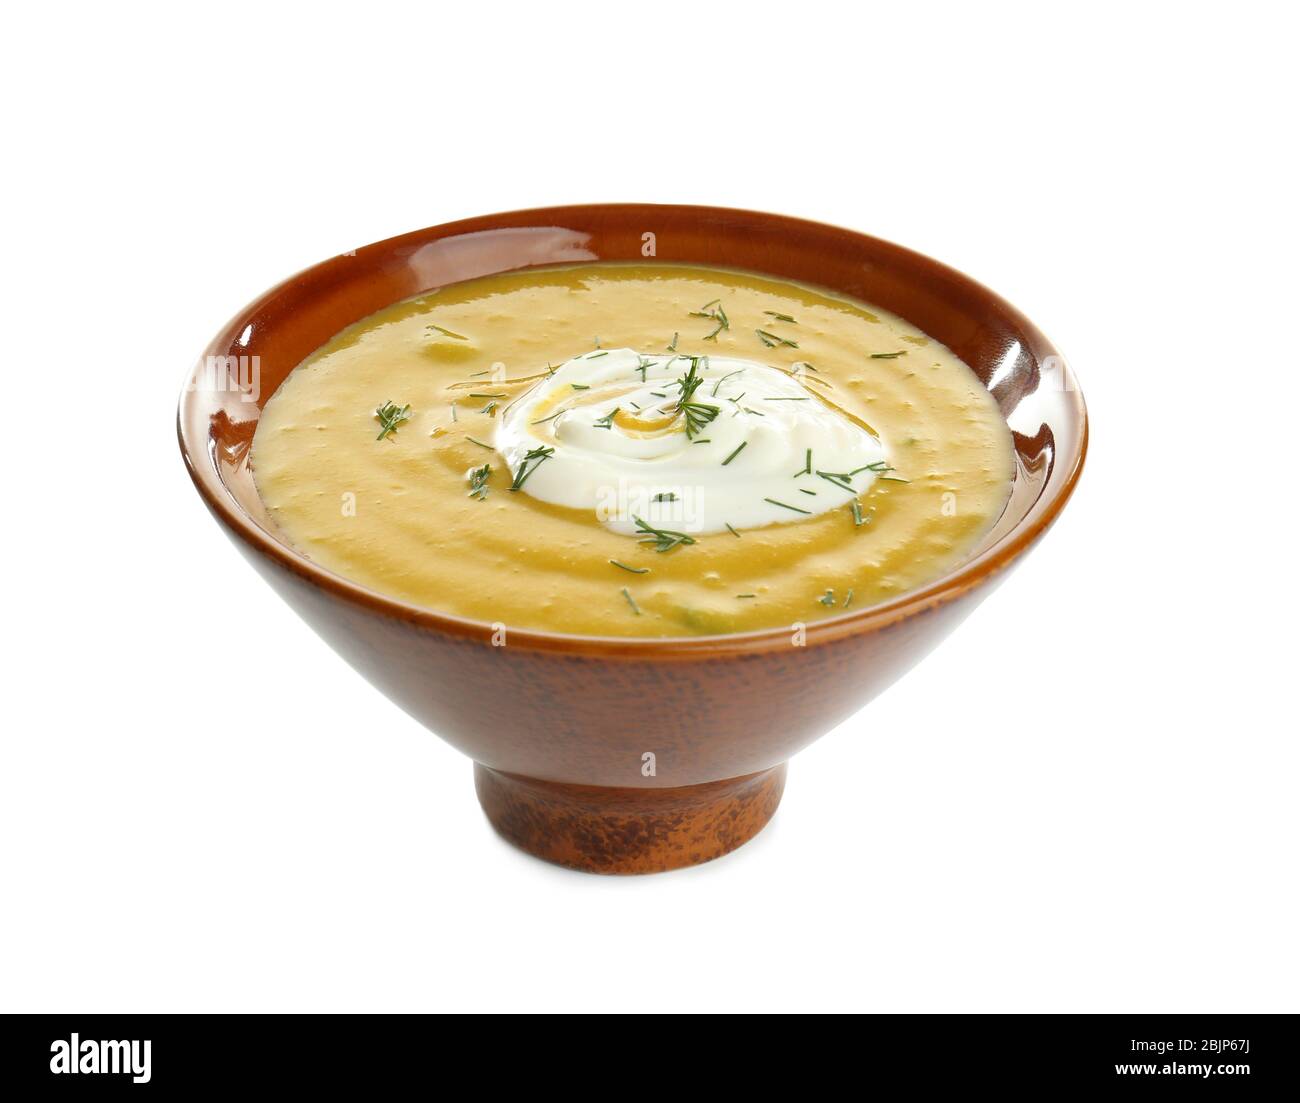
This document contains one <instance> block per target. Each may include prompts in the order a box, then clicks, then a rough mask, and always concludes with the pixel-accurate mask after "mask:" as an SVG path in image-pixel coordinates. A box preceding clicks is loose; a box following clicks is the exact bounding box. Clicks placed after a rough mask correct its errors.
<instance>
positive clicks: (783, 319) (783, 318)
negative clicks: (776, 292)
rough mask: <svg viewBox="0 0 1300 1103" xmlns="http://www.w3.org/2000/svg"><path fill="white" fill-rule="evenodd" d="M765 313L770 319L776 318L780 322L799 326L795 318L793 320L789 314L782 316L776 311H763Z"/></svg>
mask: <svg viewBox="0 0 1300 1103" xmlns="http://www.w3.org/2000/svg"><path fill="white" fill-rule="evenodd" d="M763 313H764V314H766V315H767V316H768V317H769V318H775V319H776V320H777V321H778V322H790V323H792V324H793V325H798V324H799V323H798V322H796V321H795V320H794V319H793V318H791V317H790V315H789V314H781V313H778V312H777V311H775V310H765V311H763Z"/></svg>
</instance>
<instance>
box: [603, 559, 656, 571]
mask: <svg viewBox="0 0 1300 1103" xmlns="http://www.w3.org/2000/svg"><path fill="white" fill-rule="evenodd" d="M610 562H611V563H613V564H614V566H615V567H621V568H622V569H623V570H625V571H631V572H632V573H633V574H649V573H650V568H649V567H629V566H628V565H627V564H626V563H620V562H619V561H618V560H617V559H611V560H610Z"/></svg>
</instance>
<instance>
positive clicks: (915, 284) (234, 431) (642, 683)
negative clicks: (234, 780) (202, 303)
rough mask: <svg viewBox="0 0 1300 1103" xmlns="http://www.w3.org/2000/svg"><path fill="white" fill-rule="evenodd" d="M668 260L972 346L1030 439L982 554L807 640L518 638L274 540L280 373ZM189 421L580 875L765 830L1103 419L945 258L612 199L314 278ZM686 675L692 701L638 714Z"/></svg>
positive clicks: (209, 456)
mask: <svg viewBox="0 0 1300 1103" xmlns="http://www.w3.org/2000/svg"><path fill="white" fill-rule="evenodd" d="M650 257H653V258H654V259H657V260H659V261H667V262H671V263H688V264H691V263H694V264H707V265H717V266H723V267H728V268H740V269H747V270H750V271H754V272H758V273H762V274H766V275H771V276H776V277H779V278H782V279H785V280H789V281H793V282H797V283H806V284H813V285H817V286H819V287H822V288H826V289H829V290H831V291H833V292H838V293H840V294H843V295H846V296H850V297H852V298H855V299H861V300H865V301H867V302H869V303H875V304H878V305H880V306H882V307H885V308H886V309H888V310H891V311H893V312H894V313H896V314H899V315H901V316H902V317H903V318H905V319H906V320H907V321H909V322H911V323H913V324H914V325H916V326H918V327H919V328H920V329H922V330H923V331H925V332H926V333H928V334H930V335H931V336H932V337H935V338H937V339H938V340H940V341H942V342H943V343H944V344H946V345H948V346H949V347H950V348H951V349H952V350H953V351H954V352H955V353H956V354H957V355H958V356H960V357H961V358H962V359H963V360H965V361H966V363H967V364H969V365H970V366H971V367H972V368H973V369H974V370H975V372H976V374H977V375H978V376H979V378H980V379H981V380H982V381H983V383H984V385H985V386H986V387H987V388H988V389H989V391H990V392H991V393H992V394H993V396H994V398H995V399H996V401H997V403H998V407H999V409H1000V410H1001V412H1002V414H1003V415H1004V417H1005V418H1006V421H1007V424H1008V426H1009V427H1010V429H1011V432H1012V437H1013V441H1014V446H1015V450H1016V474H1015V479H1014V483H1013V487H1012V493H1011V497H1010V500H1009V502H1008V504H1007V507H1006V510H1005V511H1004V513H1003V514H1002V516H1001V518H1000V519H999V521H998V522H997V523H996V524H995V525H994V526H993V528H992V529H991V530H990V531H989V533H988V534H987V535H986V537H985V538H984V539H983V540H982V541H981V543H980V544H979V545H978V546H977V548H976V549H975V550H974V552H973V553H972V554H971V556H970V557H969V558H968V559H967V560H966V561H965V562H964V563H963V564H962V565H960V566H959V567H958V568H957V569H955V570H953V571H951V572H950V573H949V574H947V575H945V576H943V577H941V578H938V579H936V580H935V581H933V582H931V583H929V584H928V585H925V586H922V587H920V588H919V589H916V590H912V591H910V592H908V593H906V594H903V595H902V596H900V597H899V598H897V599H895V600H891V601H889V602H888V603H886V604H882V605H876V606H872V607H869V608H863V609H859V610H856V611H853V612H845V613H842V614H840V615H838V616H834V617H830V618H828V619H826V620H819V621H816V622H814V623H811V624H808V625H807V626H806V627H805V628H803V629H802V631H800V630H799V629H795V628H789V629H787V628H781V629H772V630H766V631H759V632H746V633H742V634H736V635H726V636H704V637H692V638H668V639H627V638H620V637H614V636H610V637H595V636H576V635H565V634H560V633H550V632H540V631H524V630H522V629H521V630H514V629H511V628H510V627H509V626H508V625H494V624H487V623H481V622H476V621H472V620H467V619H463V618H459V617H455V616H448V615H444V614H442V613H439V612H437V611H435V610H430V609H423V608H419V607H416V606H413V605H409V604H406V603H404V602H402V601H399V600H395V599H393V598H389V597H386V596H384V595H383V594H380V593H376V592H374V591H372V590H369V589H367V588H365V587H362V586H360V585H357V584H355V583H352V582H350V581H348V580H347V579H346V578H343V577H341V576H339V575H337V574H334V573H332V572H330V571H328V570H325V569H323V568H322V567H320V566H318V565H316V564H315V563H313V562H312V561H311V560H310V559H308V558H306V557H304V556H303V555H302V554H300V553H299V552H298V551H296V550H295V549H294V548H293V547H292V546H291V545H290V544H288V543H287V542H286V541H285V539H284V538H283V537H282V536H281V535H280V534H279V533H278V532H277V529H276V526H275V524H274V523H273V522H272V520H271V519H270V517H269V516H268V514H267V511H266V509H265V507H264V506H263V504H262V502H261V499H260V498H259V497H258V493H257V490H256V488H255V486H254V484H253V478H252V473H251V471H250V468H249V446H250V444H251V443H252V440H253V433H254V431H255V430H256V429H257V423H258V417H259V416H260V413H261V410H262V407H263V405H264V404H265V403H266V400H267V399H268V398H269V397H270V395H271V394H272V393H273V392H274V391H275V388H276V387H277V386H279V384H280V383H281V382H282V381H283V380H284V378H285V376H287V375H288V374H289V372H290V371H292V370H293V368H294V367H295V366H296V365H297V364H299V363H300V362H301V361H302V360H303V359H304V358H305V357H306V356H307V355H308V354H310V353H311V352H313V351H314V350H315V349H316V348H318V347H319V346H320V345H322V344H324V343H325V341H327V340H328V339H329V338H330V337H331V336H333V335H334V334H335V333H337V332H338V331H339V330H341V329H343V328H345V327H346V326H348V325H351V324H352V323H353V322H356V321H358V320H360V319H362V318H364V317H366V316H367V315H369V314H372V313H374V312H375V311H377V310H379V309H381V308H382V307H385V306H388V305H390V304H391V303H394V302H397V301H399V300H401V299H406V298H409V297H411V296H414V295H418V294H421V293H424V292H427V291H429V290H431V289H433V288H436V287H439V286H442V285H445V284H449V283H454V282H457V281H460V280H466V279H471V278H474V277H477V276H486V275H491V274H493V273H498V272H504V271H508V270H516V269H522V268H529V267H534V266H542V265H556V264H571V263H580V262H590V261H601V260H608V261H629V260H630V261H636V262H640V263H645V262H646V261H647V259H648V258H650ZM178 432H179V437H180V447H181V453H182V455H183V456H184V459H185V464H186V466H187V468H188V469H189V473H190V476H191V478H192V479H193V481H194V486H195V487H196V488H197V490H198V492H199V495H200V496H201V497H202V499H203V501H204V503H205V504H206V505H207V507H208V508H209V510H210V511H211V512H212V514H213V516H214V517H216V519H217V521H218V522H220V524H221V526H222V527H223V528H224V529H225V531H226V533H227V534H228V535H229V536H230V537H231V538H232V539H233V540H234V543H235V545H236V546H237V547H238V548H239V550H240V551H241V552H243V554H244V556H245V557H246V558H247V559H248V560H249V561H250V562H251V563H252V564H253V566H254V567H255V568H256V569H257V571H258V572H259V573H260V574H261V575H262V576H263V577H264V578H265V579H266V580H267V581H268V582H269V583H270V584H271V586H272V587H273V588H274V589H275V590H276V591H277V592H278V593H279V594H280V596H281V597H283V598H284V599H285V600H286V601H287V602H288V603H289V604H290V605H291V606H292V607H293V608H294V609H295V610H296V611H297V612H298V614H299V615H300V616H302V618H303V619H304V620H305V621H306V622H307V623H308V624H309V625H311V627H312V628H313V629H315V631H316V632H317V633H319V634H320V636H322V637H323V638H324V639H325V640H326V641H327V642H328V643H329V644H330V645H331V646H332V647H334V648H335V649H336V650H337V651H338V652H339V653H340V654H341V655H342V656H343V657H344V658H345V659H347V661H348V662H350V663H351V664H352V665H353V666H354V667H356V669H357V670H358V671H360V672H361V673H362V674H363V675H364V676H365V677H366V678H367V679H369V681H370V682H371V683H372V684H373V685H374V686H375V687H376V688H377V689H379V690H380V691H381V692H382V693H384V694H386V695H387V696H388V697H389V698H390V699H391V700H392V701H393V702H395V703H396V704H397V705H398V706H400V707H401V708H402V709H404V710H405V711H406V712H407V713H409V714H410V715H411V716H413V717H415V718H416V719H417V720H419V721H420V722H421V723H422V724H424V725H425V726H426V727H428V728H429V729H430V730H432V731H433V732H435V733H437V734H438V735H440V736H441V737H442V738H443V739H445V740H447V741H448V742H449V743H451V744H452V745H453V746H454V747H457V748H458V749H459V750H461V751H463V752H464V753H465V754H466V755H468V756H469V757H470V758H471V759H473V761H474V776H475V783H476V787H477V791H478V796H479V800H480V802H481V804H482V806H483V809H484V811H485V812H486V814H487V818H488V819H489V820H490V822H491V823H492V825H493V826H494V827H495V828H496V829H497V831H499V832H500V833H501V834H502V835H503V836H505V838H507V839H508V840H510V841H511V842H512V843H514V844H516V845H517V846H519V847H522V848H523V849H524V850H526V851H528V852H529V853H531V854H534V855H536V856H537V857H540V858H544V859H547V860H549V861H552V862H557V863H559V864H561V865H565V866H569V867H571V868H574V869H580V870H587V871H591V872H599V873H648V872H657V871H661V870H667V869H673V868H677V867H681V866H688V865H694V864H696V863H699V862H705V861H708V860H710V859H712V858H717V857H719V856H720V855H723V854H726V853H727V852H729V851H731V850H733V849H735V848H736V847H738V846H740V845H741V844H742V843H744V842H745V841H747V840H748V839H750V838H752V837H753V836H754V835H755V834H756V833H757V832H758V831H760V830H761V829H762V827H763V826H764V825H765V824H766V823H767V821H768V820H769V819H770V818H771V817H772V814H773V812H775V810H776V807H777V804H778V803H779V802H780V799H781V793H782V789H783V787H784V784H785V774H786V766H785V764H786V762H787V761H788V760H789V758H790V757H791V756H792V755H794V754H795V753H797V752H798V751H799V750H800V749H801V748H802V747H805V746H807V745H808V744H809V743H811V742H812V741H813V740H814V739H816V738H818V737H819V736H821V735H823V734H824V733H825V732H827V731H829V730H830V729H831V728H833V727H835V726H836V725H837V724H839V723H840V722H841V721H843V720H844V719H845V718H846V717H848V716H850V715H852V714H853V713H854V712H856V711H857V710H858V709H860V708H862V706H863V705H865V704H866V703H867V702H868V701H870V700H871V698H872V697H874V696H875V695H876V694H877V693H879V692H880V691H881V690H883V689H885V688H886V687H887V686H889V685H890V684H891V683H892V682H893V681H894V680H895V679H896V678H898V677H899V676H900V675H902V674H903V673H904V672H905V671H907V670H908V669H909V668H910V667H911V666H912V665H913V664H915V663H916V662H917V661H918V660H919V659H920V658H922V657H923V656H924V655H925V654H926V653H927V652H929V651H930V649H931V648H933V647H934V646H935V644H937V643H938V642H939V641H940V640H941V639H942V638H943V637H944V636H945V635H947V633H949V632H950V631H952V629H953V628H954V627H956V625H957V624H958V623H959V622H960V621H961V620H962V619H963V618H964V617H965V616H966V615H967V614H968V613H969V612H970V611H971V610H972V609H973V608H974V607H975V605H976V604H977V603H978V602H979V601H980V600H982V599H983V598H984V597H985V596H986V595H987V594H988V593H989V592H990V591H991V590H992V589H993V587H994V584H995V583H996V582H998V581H999V580H1000V579H1002V578H1003V577H1005V575H1006V573H1007V571H1008V569H1009V568H1010V567H1011V566H1013V565H1014V564H1015V563H1016V562H1017V561H1019V559H1020V558H1021V557H1022V556H1023V555H1024V554H1025V553H1026V552H1027V551H1028V550H1029V548H1030V547H1032V546H1033V545H1034V543H1035V542H1036V541H1037V540H1038V539H1039V538H1040V537H1041V536H1042V535H1043V533H1044V532H1045V531H1046V529H1047V527H1048V526H1049V525H1050V524H1051V523H1052V522H1053V520H1055V518H1056V517H1057V515H1058V514H1059V513H1060V511H1061V509H1062V508H1063V507H1064V505H1065V503H1066V501H1067V500H1068V499H1069V497H1070V494H1071V492H1072V491H1073V489H1074V486H1075V483H1076V482H1077V480H1078V478H1079V474H1080V470H1081V468H1082V465H1083V459H1084V453H1085V450H1086V447H1087V435H1088V428H1087V416H1086V413H1085V410H1084V404H1083V399H1082V396H1081V395H1080V393H1079V390H1078V387H1077V385H1076V383H1075V380H1074V376H1073V374H1072V373H1071V372H1070V369H1069V368H1068V367H1067V365H1066V363H1065V361H1064V359H1063V358H1062V357H1061V355H1060V354H1059V353H1058V352H1057V350H1056V349H1055V348H1053V347H1052V345H1051V343H1050V342H1049V341H1048V340H1047V338H1046V337H1044V336H1043V334H1042V333H1040V332H1039V331H1038V329H1036V328H1035V327H1034V325H1033V324H1032V323H1030V321H1029V320H1028V319H1027V318H1025V317H1024V315H1022V314H1021V313H1020V312H1019V311H1018V310H1016V309H1015V308H1014V307H1012V306H1011V305H1010V304H1008V303H1007V302H1005V301H1004V300H1002V299H1000V298H999V297H998V296H997V295H995V294H994V293H993V292H991V291H989V290H988V289H987V288H985V287H983V286H981V285H980V284H978V283H976V282H975V281H974V280H972V279H970V278H968V277H966V276H964V275H962V274H961V273H959V272H957V271H954V270H953V269H951V268H948V267H946V266H944V265H943V264H940V263H939V262H937V261H934V260H931V259H929V258H927V257H924V256H921V255H920V254H918V253H914V252H911V251H910V250H908V249H904V248H902V247H900V246H898V245H893V244H890V243H889V242H885V241H881V240H879V239H876V238H872V237H868V236H866V235H864V234H860V233H855V232H853V231H850V230H845V229H839V228H837V227H834V226H827V225H823V224H820V223H815V222H808V221H803V220H801V219H795V218H788V217H784V216H780V215H773V214H762V213H758V212H754V211H740V210H728V209H724V208H717V207H700V206H662V205H654V204H643V203H614V204H590V205H581V206H571V207H552V208H546V209H539V210H528V211H514V212H510V213H505V214H494V215H487V216H485V217H482V218H473V219H468V220H466V221H462V222H453V223H448V224H446V225H442V226H434V227H431V228H429V229H425V230H417V231H415V232H414V233H409V234H404V235H402V236H401V237H395V238H391V239H389V240H387V241H381V242H378V243H376V244H374V245H367V246H365V247H364V248H358V249H356V250H354V251H353V252H349V253H347V254H345V255H342V256H337V257H334V258H332V259H331V260H327V261H325V262H323V263H321V264H317V265H315V266H314V267H312V268H309V269H307V270H306V271H304V272H301V273H299V274H298V275H296V276H293V277H292V278H290V279H288V280H286V281H285V282H283V283H281V284H280V285H279V286H278V287H275V288H272V289H271V290H270V291H268V292H266V293H265V294H264V295H262V296H260V297H259V298H258V299H257V300H255V301H254V302H253V303H251V304H250V305H249V306H248V307H246V308H245V309H244V310H242V311H240V312H239V314H238V315H236V316H235V317H234V318H232V319H231V320H230V321H229V322H228V323H227V324H226V325H225V327H224V328H223V329H222V330H221V332H220V333H218V334H217V336H216V337H215V338H214V339H213V340H212V342H211V343H210V344H209V345H208V347H207V349H206V350H205V351H204V354H203V356H202V357H201V358H200V360H199V362H198V364H197V366H196V367H195V368H194V369H193V371H192V373H191V375H190V378H189V381H188V382H187V385H186V387H185V391H184V393H183V395H182V397H181V401H180V410H179V418H178ZM236 624H237V622H235V621H233V620H227V621H223V622H222V630H224V631H229V632H231V633H235V632H237V628H236ZM230 642H233V641H230ZM666 691H671V692H672V694H673V695H674V696H675V697H676V698H677V699H679V700H683V701H688V702H690V708H689V709H681V710H663V711H659V712H655V713H654V714H653V715H646V714H645V713H643V712H639V709H638V707H637V705H638V704H639V703H640V702H643V701H645V700H646V699H653V697H654V696H656V695H661V694H663V693H664V692H666ZM307 707H308V708H310V707H311V706H310V705H308V706H307Z"/></svg>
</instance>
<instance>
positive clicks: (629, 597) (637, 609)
mask: <svg viewBox="0 0 1300 1103" xmlns="http://www.w3.org/2000/svg"><path fill="white" fill-rule="evenodd" d="M623 596H624V597H625V598H627V603H628V604H629V605H630V606H632V612H634V613H635V614H636V615H637V616H638V617H639V616H640V615H641V609H640V607H639V606H638V605H637V603H636V602H635V601H633V600H632V595H631V594H629V593H628V592H627V587H626V586H624V587H623Z"/></svg>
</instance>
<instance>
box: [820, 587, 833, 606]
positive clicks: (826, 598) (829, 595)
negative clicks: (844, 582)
mask: <svg viewBox="0 0 1300 1103" xmlns="http://www.w3.org/2000/svg"><path fill="white" fill-rule="evenodd" d="M817 600H818V601H820V602H821V603H822V604H823V605H834V604H835V591H834V590H827V591H826V592H825V593H824V594H823V595H822V596H821V597H819V598H818V599H817Z"/></svg>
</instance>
